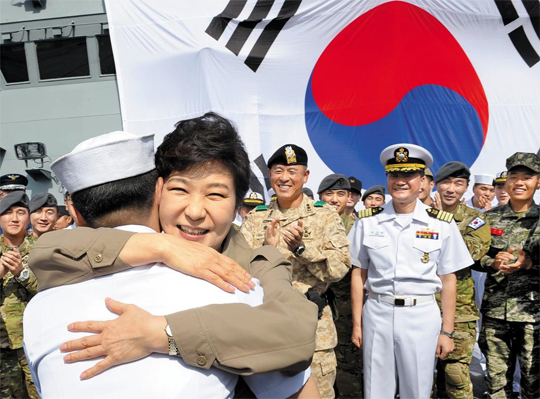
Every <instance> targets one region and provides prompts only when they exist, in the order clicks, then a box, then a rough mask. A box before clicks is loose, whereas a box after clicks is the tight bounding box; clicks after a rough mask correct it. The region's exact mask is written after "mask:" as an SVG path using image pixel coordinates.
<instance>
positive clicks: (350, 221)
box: [341, 213, 356, 234]
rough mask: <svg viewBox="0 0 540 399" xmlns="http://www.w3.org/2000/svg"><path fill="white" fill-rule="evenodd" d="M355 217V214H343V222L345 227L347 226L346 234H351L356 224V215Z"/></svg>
mask: <svg viewBox="0 0 540 399" xmlns="http://www.w3.org/2000/svg"><path fill="white" fill-rule="evenodd" d="M353 215H354V213H351V214H350V215H346V214H343V215H342V216H341V221H342V222H343V226H345V234H349V232H350V231H351V229H352V227H353V226H354V222H356V215H354V216H353Z"/></svg>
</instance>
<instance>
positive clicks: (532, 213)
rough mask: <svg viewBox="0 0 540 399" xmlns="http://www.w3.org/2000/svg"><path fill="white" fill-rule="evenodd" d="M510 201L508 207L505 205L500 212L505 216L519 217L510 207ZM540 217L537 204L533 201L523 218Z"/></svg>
mask: <svg viewBox="0 0 540 399" xmlns="http://www.w3.org/2000/svg"><path fill="white" fill-rule="evenodd" d="M510 201H511V200H510ZM510 201H508V203H507V204H506V205H503V206H502V207H500V212H501V213H503V214H504V215H505V216H514V217H518V214H517V213H516V212H514V210H513V209H512V207H511V206H510ZM539 216H540V210H539V209H538V205H536V203H535V202H534V201H533V202H532V204H531V207H530V208H529V210H528V211H527V212H525V214H524V215H523V216H522V217H525V218H538V217H539Z"/></svg>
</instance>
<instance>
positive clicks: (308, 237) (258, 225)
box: [240, 194, 351, 398]
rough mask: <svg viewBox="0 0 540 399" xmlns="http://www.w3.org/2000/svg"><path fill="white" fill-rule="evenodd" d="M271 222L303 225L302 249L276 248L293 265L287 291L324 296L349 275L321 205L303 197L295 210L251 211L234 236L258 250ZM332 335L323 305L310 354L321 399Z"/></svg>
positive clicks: (345, 250) (332, 364)
mask: <svg viewBox="0 0 540 399" xmlns="http://www.w3.org/2000/svg"><path fill="white" fill-rule="evenodd" d="M276 217H279V218H280V223H279V226H280V228H281V229H283V228H286V227H288V226H289V225H291V224H292V223H294V222H296V221H298V220H300V219H301V220H302V222H303V224H304V237H303V242H304V245H305V247H306V250H305V251H304V253H303V254H302V256H299V257H296V256H295V255H294V254H293V253H292V252H291V251H289V249H288V247H287V244H285V242H284V241H283V240H280V241H279V244H278V249H279V251H280V252H281V253H282V254H283V256H284V257H285V258H286V259H287V260H288V261H290V262H291V263H292V265H293V276H292V278H293V286H294V288H296V289H297V290H299V291H300V292H302V293H304V294H305V293H306V292H307V291H308V290H309V289H310V288H312V287H313V288H314V289H315V290H317V291H318V292H319V293H320V294H324V293H325V292H326V290H327V289H328V287H329V286H330V283H333V282H336V281H339V280H340V279H342V278H343V276H345V275H346V274H347V272H348V271H349V269H350V267H351V258H350V254H349V241H348V239H347V236H346V235H345V229H344V227H343V223H342V222H341V218H340V217H339V215H338V213H337V212H336V210H335V209H334V208H333V207H331V206H330V205H328V204H326V203H325V202H323V201H317V202H314V201H313V200H311V199H309V198H308V197H307V196H306V195H305V194H303V200H302V203H301V204H300V206H299V207H297V208H294V209H287V210H280V209H279V207H278V203H277V202H272V203H270V205H268V207H267V206H264V205H263V206H259V207H257V208H255V210H253V211H251V212H250V213H249V214H248V216H247V217H246V219H245V220H244V223H243V224H242V228H241V229H240V232H241V233H242V234H243V235H244V237H245V238H246V241H247V242H248V243H249V245H250V246H251V247H252V248H255V247H259V246H261V245H263V242H264V238H265V233H266V229H267V228H268V226H269V225H270V223H271V222H272V220H274V219H275V218H276ZM336 345H337V333H336V327H335V325H334V321H333V319H332V311H331V310H330V307H329V306H328V305H327V306H326V307H325V308H324V310H323V313H322V316H321V318H320V319H319V323H318V326H317V340H316V347H315V355H314V357H313V362H312V364H311V371H312V373H313V376H314V378H315V380H316V381H317V386H318V388H319V391H320V393H321V396H322V397H323V398H333V397H334V389H333V385H334V381H335V379H336V356H335V354H334V348H335V346H336Z"/></svg>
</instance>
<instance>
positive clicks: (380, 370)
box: [349, 144, 473, 399]
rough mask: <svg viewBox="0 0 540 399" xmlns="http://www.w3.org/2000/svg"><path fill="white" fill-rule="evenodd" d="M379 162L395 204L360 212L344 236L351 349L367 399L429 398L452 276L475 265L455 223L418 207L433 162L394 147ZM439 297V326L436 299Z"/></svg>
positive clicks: (446, 344) (447, 334) (447, 322)
mask: <svg viewBox="0 0 540 399" xmlns="http://www.w3.org/2000/svg"><path fill="white" fill-rule="evenodd" d="M380 160H381V163H382V164H383V165H384V166H385V168H386V173H387V179H388V180H387V183H388V193H389V194H390V195H391V196H392V200H391V201H390V202H389V203H388V204H386V205H384V206H383V207H379V208H371V209H365V210H363V211H360V212H359V220H358V221H357V223H356V224H355V226H354V227H353V229H352V230H351V232H350V234H349V238H350V240H351V242H352V244H351V256H352V264H353V266H355V267H354V269H353V275H352V286H351V297H352V306H353V334H352V341H353V343H354V344H355V345H356V346H358V347H360V346H363V348H364V389H365V395H364V397H365V398H366V399H370V398H393V397H394V396H395V393H396V388H397V385H398V384H399V394H400V397H401V398H403V399H406V398H414V399H418V398H428V397H429V396H430V391H431V386H432V380H433V372H434V365H435V356H438V357H440V358H445V357H446V356H447V354H448V353H450V352H451V351H452V350H453V349H454V342H453V326H454V313H455V302H456V277H455V274H454V272H455V271H457V270H460V269H462V268H464V267H467V266H470V265H471V264H472V263H473V260H472V258H471V257H470V255H469V251H468V250H467V247H466V246H465V244H464V242H463V239H462V238H461V235H460V233H459V230H458V228H457V225H456V224H455V222H454V221H453V217H452V215H451V214H449V213H447V212H444V211H440V210H437V209H434V208H429V207H428V206H426V205H424V204H422V203H421V202H420V200H418V191H419V189H420V185H421V182H422V179H425V177H424V169H425V168H426V167H429V166H431V164H432V162H433V158H432V156H431V154H430V153H429V152H428V151H427V150H425V149H424V148H422V147H419V146H416V145H414V144H396V145H392V146H389V147H387V148H386V149H384V150H383V151H382V153H381V156H380ZM364 288H365V289H366V290H367V299H366V300H365V304H364ZM439 291H440V292H441V297H442V310H443V319H442V323H441V316H440V312H439V308H438V307H437V303H436V301H435V298H434V294H435V293H436V292H439Z"/></svg>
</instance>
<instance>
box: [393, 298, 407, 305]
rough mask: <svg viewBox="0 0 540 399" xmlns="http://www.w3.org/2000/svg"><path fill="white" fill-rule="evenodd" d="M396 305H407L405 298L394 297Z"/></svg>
mask: <svg viewBox="0 0 540 399" xmlns="http://www.w3.org/2000/svg"><path fill="white" fill-rule="evenodd" d="M394 306H405V298H394Z"/></svg>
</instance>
